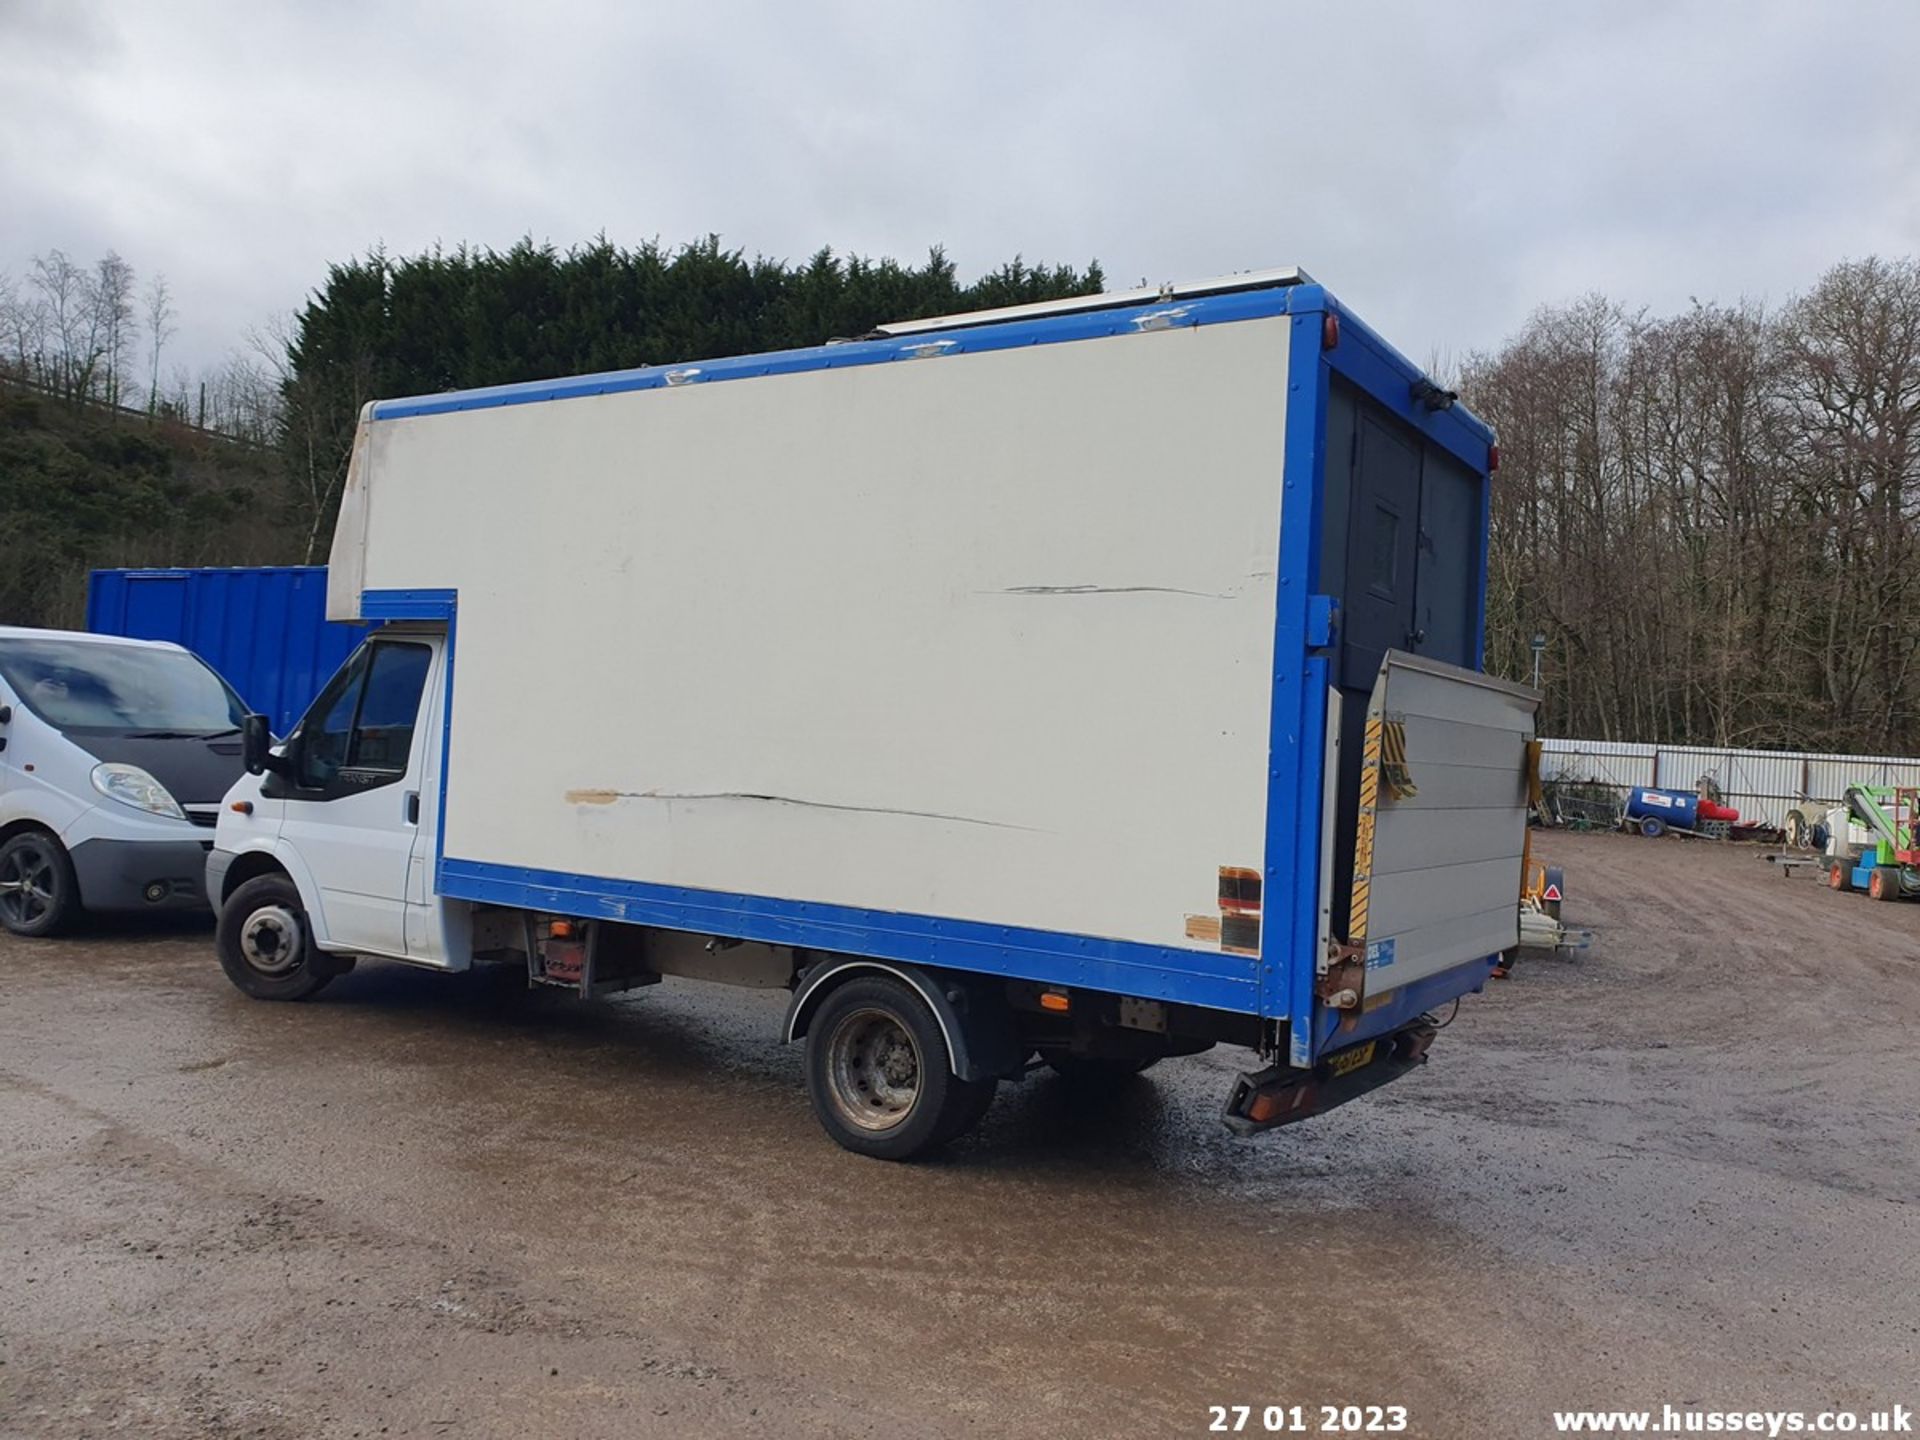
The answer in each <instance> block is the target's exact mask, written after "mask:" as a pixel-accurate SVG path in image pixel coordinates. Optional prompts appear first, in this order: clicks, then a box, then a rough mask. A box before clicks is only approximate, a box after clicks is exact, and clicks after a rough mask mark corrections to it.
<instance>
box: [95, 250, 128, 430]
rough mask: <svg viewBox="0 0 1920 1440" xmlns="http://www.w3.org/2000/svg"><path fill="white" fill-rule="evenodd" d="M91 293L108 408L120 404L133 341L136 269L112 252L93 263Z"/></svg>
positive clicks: (102, 389)
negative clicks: (122, 385)
mask: <svg viewBox="0 0 1920 1440" xmlns="http://www.w3.org/2000/svg"><path fill="white" fill-rule="evenodd" d="M91 290H92V297H91V298H92V301H93V309H94V318H93V330H94V334H95V336H96V337H97V343H98V345H99V349H100V358H101V367H102V374H101V376H100V379H101V392H102V394H101V398H103V399H104V400H105V401H106V402H107V404H109V405H118V404H119V403H120V392H121V384H122V381H123V379H124V377H125V374H126V367H127V352H128V350H129V349H131V348H132V345H133V339H134V327H135V320H134V308H133V306H134V274H133V267H132V266H131V265H129V264H128V263H127V262H126V261H125V260H123V259H121V258H120V254H119V252H118V251H116V250H109V251H108V252H107V253H106V254H105V255H103V256H101V257H100V259H99V260H98V261H96V262H95V264H94V267H93V284H92V286H91Z"/></svg>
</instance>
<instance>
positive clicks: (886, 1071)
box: [806, 975, 996, 1160]
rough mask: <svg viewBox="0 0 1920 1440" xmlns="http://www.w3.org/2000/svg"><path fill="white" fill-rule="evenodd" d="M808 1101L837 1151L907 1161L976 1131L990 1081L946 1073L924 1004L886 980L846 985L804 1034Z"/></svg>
mask: <svg viewBox="0 0 1920 1440" xmlns="http://www.w3.org/2000/svg"><path fill="white" fill-rule="evenodd" d="M806 1070H807V1095H808V1098H809V1099H810V1100H812V1102H813V1113H814V1116H815V1117H816V1118H817V1119H818V1120H819V1121H820V1125H821V1127H822V1128H823V1129H824V1130H825V1131H826V1132H827V1134H829V1135H831V1136H832V1137H833V1139H834V1141H835V1142H836V1143H837V1144H839V1145H841V1146H843V1147H845V1148H846V1149H848V1150H851V1151H853V1152H854V1153H855V1154H856V1155H868V1156H871V1157H872V1158H874V1159H876V1160H911V1159H913V1158H914V1157H916V1156H920V1155H928V1154H931V1153H932V1152H933V1151H935V1150H938V1149H939V1148H940V1147H941V1146H942V1145H944V1144H946V1143H947V1142H948V1141H949V1140H952V1139H955V1138H957V1137H958V1136H959V1135H960V1134H961V1133H963V1132H964V1131H966V1130H968V1129H970V1128H972V1126H974V1125H975V1124H978V1123H979V1120H980V1117H981V1116H982V1115H984V1114H986V1110H987V1106H988V1105H990V1104H991V1103H992V1102H993V1092H994V1089H995V1088H996V1084H995V1082H994V1081H991V1080H987V1081H975V1082H971V1083H970V1082H967V1081H963V1080H961V1079H960V1078H959V1077H958V1076H956V1075H955V1074H954V1073H953V1071H952V1070H951V1069H950V1068H949V1062H948V1056H947V1042H946V1037H945V1036H944V1035H942V1034H941V1032H940V1022H939V1021H938V1020H937V1019H935V1018H934V1014H933V1011H932V1010H931V1009H930V1008H929V1007H928V1005H927V1002H926V1001H925V1000H923V999H922V998H921V997H920V994H919V992H918V991H916V990H915V989H914V988H913V987H912V986H911V985H908V984H906V983H905V982H903V981H900V980H895V979H893V978H891V977H890V976H884V975H875V976H862V977H860V978H858V979H855V980H849V981H847V982H846V983H845V984H843V985H841V986H839V987H838V988H837V989H835V990H834V991H833V992H832V993H831V994H830V995H828V996H827V998H826V999H824V1000H822V1001H821V1002H820V1008H819V1010H817V1011H816V1012H815V1013H814V1016H813V1021H812V1023H811V1024H810V1025H809V1026H808V1027H807V1054H806Z"/></svg>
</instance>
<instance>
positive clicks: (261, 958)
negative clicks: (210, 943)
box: [214, 875, 348, 1000]
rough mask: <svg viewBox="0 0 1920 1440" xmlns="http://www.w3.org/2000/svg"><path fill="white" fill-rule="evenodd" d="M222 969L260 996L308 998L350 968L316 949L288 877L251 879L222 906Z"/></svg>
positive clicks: (219, 944)
mask: <svg viewBox="0 0 1920 1440" xmlns="http://www.w3.org/2000/svg"><path fill="white" fill-rule="evenodd" d="M214 945H215V948H216V949H218V950H219V952H220V968H221V969H222V970H224V971H226V972H227V978H228V979H229V980H231V981H232V982H233V983H234V984H235V986H237V987H238V988H239V989H240V990H241V991H243V992H244V993H246V994H248V995H251V996H252V997H253V998H254V999H256V1000H304V999H306V998H307V997H308V996H309V995H312V994H314V993H316V992H317V991H319V990H320V989H321V988H322V987H323V986H325V985H326V984H327V982H328V981H330V980H332V979H333V977H334V976H336V975H338V974H340V973H341V972H342V971H343V970H344V969H346V968H348V967H347V966H346V965H345V964H344V963H342V962H338V961H335V960H334V959H333V958H332V957H331V956H328V955H324V954H322V953H321V952H320V951H319V950H317V949H315V948H314V944H313V932H312V930H311V929H310V927H309V926H308V924H307V912H306V910H305V908H304V907H303V906H302V905H301V904H300V892H299V890H297V889H296V888H295V887H294V883H293V881H291V880H289V879H288V878H287V877H286V876H285V875H261V876H257V877H256V878H254V879H252V880H249V881H247V883H246V884H244V885H242V886H241V887H240V888H239V889H238V890H235V891H234V892H233V894H232V895H230V896H228V897H227V902H226V903H225V904H224V905H222V906H221V907H220V925H219V929H218V931H217V932H216V934H215V937H214Z"/></svg>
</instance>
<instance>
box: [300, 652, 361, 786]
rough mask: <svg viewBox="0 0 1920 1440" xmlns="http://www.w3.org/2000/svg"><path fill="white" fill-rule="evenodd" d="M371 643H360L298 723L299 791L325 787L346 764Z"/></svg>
mask: <svg viewBox="0 0 1920 1440" xmlns="http://www.w3.org/2000/svg"><path fill="white" fill-rule="evenodd" d="M372 654H373V647H372V646H371V645H362V646H361V647H360V648H359V649H358V650H357V651H355V652H354V655H353V659H352V660H350V661H349V662H348V663H347V665H346V666H345V668H343V669H342V670H341V671H340V673H339V674H338V675H335V676H334V677H333V679H332V680H331V681H330V682H329V683H328V685H327V688H326V689H325V690H322V691H321V692H320V698H319V699H317V700H315V701H314V702H313V706H312V708H311V709H309V710H308V711H307V718H306V719H304V720H302V721H301V722H300V732H299V733H300V742H299V744H298V746H296V747H295V753H296V756H297V761H298V765H297V768H296V769H295V771H294V775H293V780H294V783H295V784H296V785H298V786H299V787H300V788H301V789H302V790H324V789H326V788H327V786H328V784H329V783H331V781H332V780H333V777H334V776H335V775H337V774H339V773H340V767H341V766H342V765H344V764H346V763H347V745H348V742H350V741H351V740H352V738H353V714H354V711H355V710H357V709H359V707H360V692H361V691H362V690H364V689H365V688H366V684H367V662H368V660H369V659H370V658H371V656H372Z"/></svg>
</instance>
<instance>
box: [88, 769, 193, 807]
mask: <svg viewBox="0 0 1920 1440" xmlns="http://www.w3.org/2000/svg"><path fill="white" fill-rule="evenodd" d="M93 788H94V789H96V790H98V791H99V792H100V793H101V794H102V795H104V796H106V797H107V798H108V799H109V800H118V801H119V802H120V803H121V804H122V805H131V806H133V808H134V809H136V810H145V811H148V812H149V813H151V814H154V815H165V816H167V817H169V818H170V819H174V820H184V819H186V818H187V812H186V811H184V810H182V809H181V808H180V802H179V801H178V800H176V799H174V798H173V796H171V795H169V794H168V793H167V787H166V786H164V785H162V784H161V783H160V782H159V781H158V780H156V779H154V778H153V776H151V775H149V774H148V773H147V772H146V771H144V770H142V769H141V768H140V767H139V766H138V765H122V764H119V763H118V762H112V761H110V762H108V763H107V764H104V765H96V766H94V767H93Z"/></svg>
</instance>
